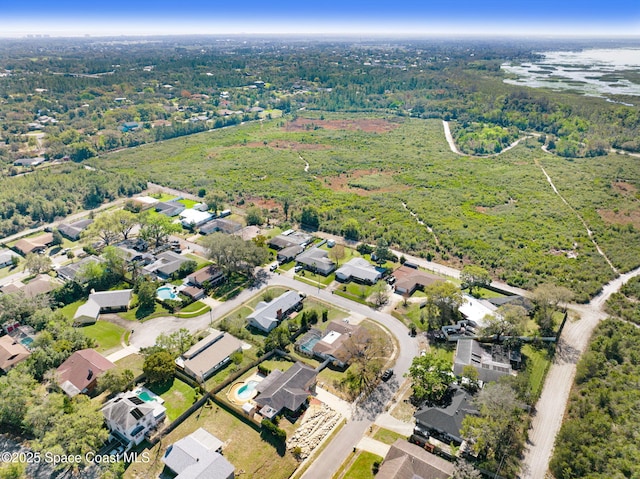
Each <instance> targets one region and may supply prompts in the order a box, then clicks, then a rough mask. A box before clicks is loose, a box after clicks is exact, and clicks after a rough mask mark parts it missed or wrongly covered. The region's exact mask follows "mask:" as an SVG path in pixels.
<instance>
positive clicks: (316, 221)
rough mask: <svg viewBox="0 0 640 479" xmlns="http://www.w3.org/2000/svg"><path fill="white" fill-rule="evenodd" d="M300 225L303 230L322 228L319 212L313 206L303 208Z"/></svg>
mask: <svg viewBox="0 0 640 479" xmlns="http://www.w3.org/2000/svg"><path fill="white" fill-rule="evenodd" d="M300 224H301V225H302V227H303V228H308V229H310V230H317V229H318V228H319V227H320V216H319V215H318V210H316V209H315V208H314V207H313V206H305V207H304V208H302V213H301V215H300Z"/></svg>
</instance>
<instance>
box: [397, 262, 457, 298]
mask: <svg viewBox="0 0 640 479" xmlns="http://www.w3.org/2000/svg"><path fill="white" fill-rule="evenodd" d="M391 275H392V276H393V277H394V278H395V283H394V287H395V291H396V293H398V294H405V295H407V296H411V295H412V294H413V293H414V292H415V291H416V290H420V291H424V288H425V287H427V286H429V285H431V284H433V283H437V282H438V281H444V279H442V278H441V277H439V276H436V275H434V274H429V273H427V272H425V271H420V270H418V269H415V268H411V267H409V266H404V265H403V266H400V267H399V268H398V269H396V270H395V271H394V272H393V273H392V274H391Z"/></svg>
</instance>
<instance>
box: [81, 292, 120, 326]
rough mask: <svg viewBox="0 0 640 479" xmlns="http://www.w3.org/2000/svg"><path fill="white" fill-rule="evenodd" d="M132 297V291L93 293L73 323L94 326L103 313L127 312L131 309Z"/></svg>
mask: <svg viewBox="0 0 640 479" xmlns="http://www.w3.org/2000/svg"><path fill="white" fill-rule="evenodd" d="M132 295H133V290H132V289H121V290H118V291H100V292H98V293H91V294H90V295H89V299H87V302H86V303H84V304H83V305H82V306H80V307H79V308H78V310H77V311H76V314H75V315H74V316H73V322H74V323H75V324H93V323H95V322H96V321H97V320H98V316H100V315H101V314H102V313H113V312H118V311H126V310H128V309H129V305H130V303H131V297H132Z"/></svg>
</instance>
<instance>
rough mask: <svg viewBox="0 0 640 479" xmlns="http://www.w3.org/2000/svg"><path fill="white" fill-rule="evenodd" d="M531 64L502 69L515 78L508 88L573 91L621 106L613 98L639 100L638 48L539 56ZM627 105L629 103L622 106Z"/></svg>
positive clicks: (541, 53) (510, 65)
mask: <svg viewBox="0 0 640 479" xmlns="http://www.w3.org/2000/svg"><path fill="white" fill-rule="evenodd" d="M540 55H543V56H544V58H543V59H541V60H539V61H537V62H533V63H522V64H519V65H513V64H509V63H505V64H503V65H502V68H503V69H504V70H505V71H507V72H509V73H512V74H514V75H517V77H518V78H516V79H513V78H508V79H505V80H504V82H505V83H509V84H511V85H521V86H529V87H532V88H551V89H553V90H558V91H560V90H572V91H575V92H578V93H582V94H584V95H589V96H597V97H602V98H606V99H607V100H608V101H615V102H618V103H624V102H622V101H620V99H619V98H618V99H616V97H615V95H630V96H640V48H611V49H604V48H603V49H592V50H582V51H555V52H540ZM624 104H628V103H624Z"/></svg>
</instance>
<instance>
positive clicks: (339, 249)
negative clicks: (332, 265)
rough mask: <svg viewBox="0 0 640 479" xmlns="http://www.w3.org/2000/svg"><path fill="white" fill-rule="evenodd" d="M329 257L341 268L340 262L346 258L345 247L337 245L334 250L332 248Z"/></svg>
mask: <svg viewBox="0 0 640 479" xmlns="http://www.w3.org/2000/svg"><path fill="white" fill-rule="evenodd" d="M329 257H330V258H331V259H332V260H333V261H335V262H336V264H337V265H338V266H340V260H342V259H344V257H345V250H344V245H342V244H340V243H336V244H335V245H334V246H333V248H331V251H329Z"/></svg>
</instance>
